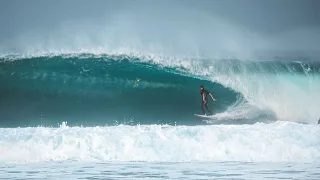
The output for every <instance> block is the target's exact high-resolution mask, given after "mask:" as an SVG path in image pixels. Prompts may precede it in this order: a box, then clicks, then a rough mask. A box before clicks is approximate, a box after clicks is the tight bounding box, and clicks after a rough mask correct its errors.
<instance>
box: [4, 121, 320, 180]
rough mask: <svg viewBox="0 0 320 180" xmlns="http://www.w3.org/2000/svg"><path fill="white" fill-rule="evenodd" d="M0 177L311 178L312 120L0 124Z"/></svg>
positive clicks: (315, 169) (316, 162)
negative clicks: (79, 125)
mask: <svg viewBox="0 0 320 180" xmlns="http://www.w3.org/2000/svg"><path fill="white" fill-rule="evenodd" d="M0 131H1V136H0V144H1V146H0V153H1V156H0V162H1V166H0V179H119V178H121V179H319V178H320V173H319V170H320V155H319V151H320V140H319V137H320V127H319V126H318V125H305V124H299V123H290V122H276V123H270V124H265V123H257V124H255V125H208V126H207V125H206V126H202V125H201V126H169V125H139V126H128V125H119V126H108V127H68V126H67V125H66V124H65V123H63V124H62V125H61V127H59V128H46V127H34V128H31V127H30V128H2V129H0Z"/></svg>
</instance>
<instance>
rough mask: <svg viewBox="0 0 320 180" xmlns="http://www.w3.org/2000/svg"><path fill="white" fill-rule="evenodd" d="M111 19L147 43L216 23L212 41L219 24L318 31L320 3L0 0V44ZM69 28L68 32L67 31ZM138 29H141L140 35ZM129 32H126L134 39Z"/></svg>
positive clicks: (279, 30) (276, 31) (255, 29)
mask: <svg viewBox="0 0 320 180" xmlns="http://www.w3.org/2000/svg"><path fill="white" fill-rule="evenodd" d="M127 13H128V14H127ZM122 14H127V18H123V17H122V18H121V15H122ZM135 15H137V16H136V17H135V18H133V19H130V18H128V17H131V16H135ZM115 17H117V18H115ZM109 19H113V21H115V20H114V19H117V20H119V19H120V21H123V22H125V23H127V24H131V26H130V27H129V30H130V28H132V27H139V28H140V29H139V32H140V34H142V35H143V36H145V37H141V38H146V36H148V35H147V34H148V33H150V32H153V33H155V34H156V35H157V33H156V32H155V31H157V30H158V31H159V33H158V34H160V31H161V33H162V34H163V35H168V34H170V33H171V32H172V31H174V30H176V32H181V30H179V31H178V30H177V29H178V28H187V27H188V29H192V28H195V26H199V25H200V26H201V28H202V29H205V27H208V26H209V25H210V24H216V26H213V25H212V26H210V27H208V28H207V29H210V31H209V30H208V31H206V32H204V31H201V33H202V34H203V33H207V36H208V35H209V34H210V32H212V30H214V29H217V26H219V25H218V24H217V22H215V21H219V22H220V24H221V23H224V22H227V24H229V25H232V26H236V27H241V28H246V29H248V30H250V31H252V32H253V33H255V34H260V35H261V34H262V35H273V34H279V33H283V32H286V31H294V30H300V29H315V31H317V30H318V29H319V27H320V1H319V0H170V1H169V0H159V1H142V0H117V1H112V0H94V1H88V0H67V1H65V0H54V1H53V0H51V1H49V0H28V1H23V0H2V1H0V24H1V28H0V45H1V44H2V46H6V45H7V44H8V43H11V46H14V45H12V41H11V40H10V39H12V38H16V37H17V36H23V34H26V33H30V32H33V34H39V33H43V32H51V31H52V29H59V28H61V27H62V26H67V25H66V23H69V24H70V23H71V24H73V25H77V28H79V27H81V28H82V30H84V31H86V32H87V34H90V33H95V32H96V31H92V29H93V28H92V27H91V28H89V27H88V26H89V24H90V23H92V24H95V27H96V29H99V28H98V27H99V25H101V26H105V25H106V24H107V26H109V27H110V26H111V25H110V23H109ZM88 23H89V24H88ZM149 24H150V26H149ZM157 25H158V26H157ZM155 26H157V27H155ZM193 26H194V27H193ZM164 27H165V28H164ZM169 27H170V28H169ZM226 27H227V26H226ZM126 28H128V26H126ZM149 28H150V29H149ZM64 29H67V28H66V27H64ZM89 29H90V30H89ZM137 29H138V28H136V29H135V30H136V31H138V30H137ZM155 29H157V30H155ZM129 30H126V31H125V32H123V33H124V34H128V32H129ZM70 31H71V30H70ZM220 31H223V30H222V29H221V30H220ZM235 31H237V30H235ZM214 33H215V32H212V34H214ZM48 34H50V33H48ZM71 34H72V33H71ZM142 35H140V36H142ZM159 36H160V35H159ZM241 36H243V35H241ZM189 37H190V36H189ZM100 38H101V37H100ZM195 38H200V37H195ZM159 39H160V38H159ZM200 39H201V38H200ZM309 39H310V38H309ZM1 41H2V43H1ZM306 41H307V40H306ZM199 44H200V43H199ZM313 44H314V42H313ZM0 47H1V46H0Z"/></svg>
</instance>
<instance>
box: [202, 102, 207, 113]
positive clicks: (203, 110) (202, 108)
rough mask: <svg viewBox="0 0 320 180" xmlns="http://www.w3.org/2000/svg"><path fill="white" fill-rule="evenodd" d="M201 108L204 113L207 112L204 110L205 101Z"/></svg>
mask: <svg viewBox="0 0 320 180" xmlns="http://www.w3.org/2000/svg"><path fill="white" fill-rule="evenodd" d="M201 109H202V113H203V114H206V111H205V110H204V102H202V103H201Z"/></svg>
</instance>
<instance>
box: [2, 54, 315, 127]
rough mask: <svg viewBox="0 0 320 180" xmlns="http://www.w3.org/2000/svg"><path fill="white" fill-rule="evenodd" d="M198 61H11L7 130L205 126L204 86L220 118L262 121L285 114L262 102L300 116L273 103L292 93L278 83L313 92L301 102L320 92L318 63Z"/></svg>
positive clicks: (5, 83)
mask: <svg viewBox="0 0 320 180" xmlns="http://www.w3.org/2000/svg"><path fill="white" fill-rule="evenodd" d="M189 61H190V60H189ZM172 62H175V60H172ZM172 62H171V64H174V63H172ZM187 62H188V61H187ZM191 62H192V61H191ZM198 62H199V63H197V64H196V63H189V64H187V66H186V65H184V64H181V63H180V64H179V63H178V64H177V63H176V64H174V65H170V64H169V63H163V62H160V63H159V62H155V60H154V59H152V58H149V59H148V58H141V57H140V58H139V57H134V56H127V55H107V54H102V55H94V54H71V55H68V54H66V55H59V56H52V55H50V56H40V57H30V58H22V57H12V56H7V57H4V58H2V59H1V62H0V75H1V76H0V84H1V87H0V96H1V97H0V99H1V101H0V107H1V108H0V113H1V122H0V125H1V126H2V127H17V126H22V127H24V126H38V125H41V126H57V125H58V124H59V123H61V122H63V121H67V122H68V124H69V125H78V126H95V125H100V126H101V125H115V124H131V125H136V124H171V125H174V124H177V125H179V124H184V125H195V124H203V122H202V121H195V118H194V116H193V114H194V113H201V109H200V103H201V97H200V93H199V86H200V85H205V87H206V89H207V90H209V91H210V92H212V94H213V95H214V97H215V98H216V99H218V100H217V101H216V102H212V101H211V102H210V103H209V104H210V108H211V109H212V111H213V113H215V114H216V113H229V114H231V115H232V113H235V112H237V111H241V112H243V111H245V110H244V109H246V111H248V112H250V113H249V114H250V115H252V114H254V115H253V116H252V117H251V116H250V115H249V114H243V115H242V116H238V117H235V115H232V117H231V118H230V119H232V120H243V122H241V121H237V122H238V123H239V122H240V123H255V122H263V121H265V120H266V119H268V120H276V119H277V116H278V115H279V112H277V111H274V109H273V108H274V107H270V104H269V106H266V104H263V103H265V102H257V99H261V98H265V100H264V101H272V103H289V104H288V105H287V104H284V105H283V106H288V107H284V108H286V109H285V110H286V111H294V109H290V108H291V107H289V105H290V104H291V103H290V102H289V101H288V102H281V101H280V99H281V97H280V98H278V99H271V98H274V97H268V96H269V95H272V96H273V94H274V93H280V94H282V93H285V92H284V91H287V90H286V89H284V88H282V87H279V85H282V84H283V83H293V85H294V87H293V88H296V89H300V88H304V86H305V88H308V87H309V89H305V90H304V92H303V94H292V95H293V96H300V97H301V96H305V95H311V94H314V93H316V92H315V91H316V90H317V89H316V88H317V87H318V86H319V85H317V83H319V69H320V67H319V63H317V62H305V63H301V62H285V61H284V62H281V61H269V62H268V61H264V62H253V61H240V60H209V59H208V60H202V61H198ZM168 64H169V65H168ZM265 80H267V82H264V81H265ZM312 81H314V82H312ZM248 83H249V84H248ZM273 83H274V87H272V84H273ZM277 83H278V84H277ZM303 83H307V84H303ZM310 83H311V84H310ZM270 85H271V86H270ZM290 85H291V84H290ZM299 86H300V87H299ZM307 86H308V87H307ZM288 87H289V86H288ZM290 88H292V85H291V87H290ZM296 89H293V90H296ZM291 90H292V89H291ZM270 91H274V92H270ZM279 91H282V92H279ZM314 95H316V96H318V94H314ZM259 96H261V97H259ZM316 96H314V98H315V97H316ZM282 97H284V96H282ZM301 98H304V97H301ZM309 98H310V97H306V98H305V100H309ZM287 99H289V98H287ZM287 99H284V101H287ZM276 100H279V102H274V101H276ZM299 103H301V102H299ZM302 103H305V102H302ZM309 105H312V103H310V104H309ZM316 105H318V104H315V105H313V106H316ZM240 106H241V108H242V109H241V108H240ZM248 106H250V108H248ZM313 108H314V107H312V108H311V109H310V110H312V111H313ZM239 109H240V110H239ZM248 109H250V110H248ZM252 109H254V110H252ZM253 111H254V112H253ZM303 111H304V112H301V113H300V114H299V115H301V114H305V113H308V114H307V115H308V116H305V119H304V120H303V121H308V120H310V118H309V115H310V116H311V117H312V118H316V112H309V110H303ZM219 117H220V116H219ZM223 117H225V116H223ZM226 118H227V119H228V116H227V117H226ZM297 118H299V117H297ZM288 120H289V118H288ZM298 120H299V119H298ZM315 120H316V119H314V120H312V121H315ZM303 121H302V122H303Z"/></svg>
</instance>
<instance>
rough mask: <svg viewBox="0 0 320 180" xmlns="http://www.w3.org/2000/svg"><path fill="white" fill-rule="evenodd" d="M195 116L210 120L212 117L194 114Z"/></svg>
mask: <svg viewBox="0 0 320 180" xmlns="http://www.w3.org/2000/svg"><path fill="white" fill-rule="evenodd" d="M194 115H195V116H198V117H202V118H210V116H207V115H203V114H194Z"/></svg>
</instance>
